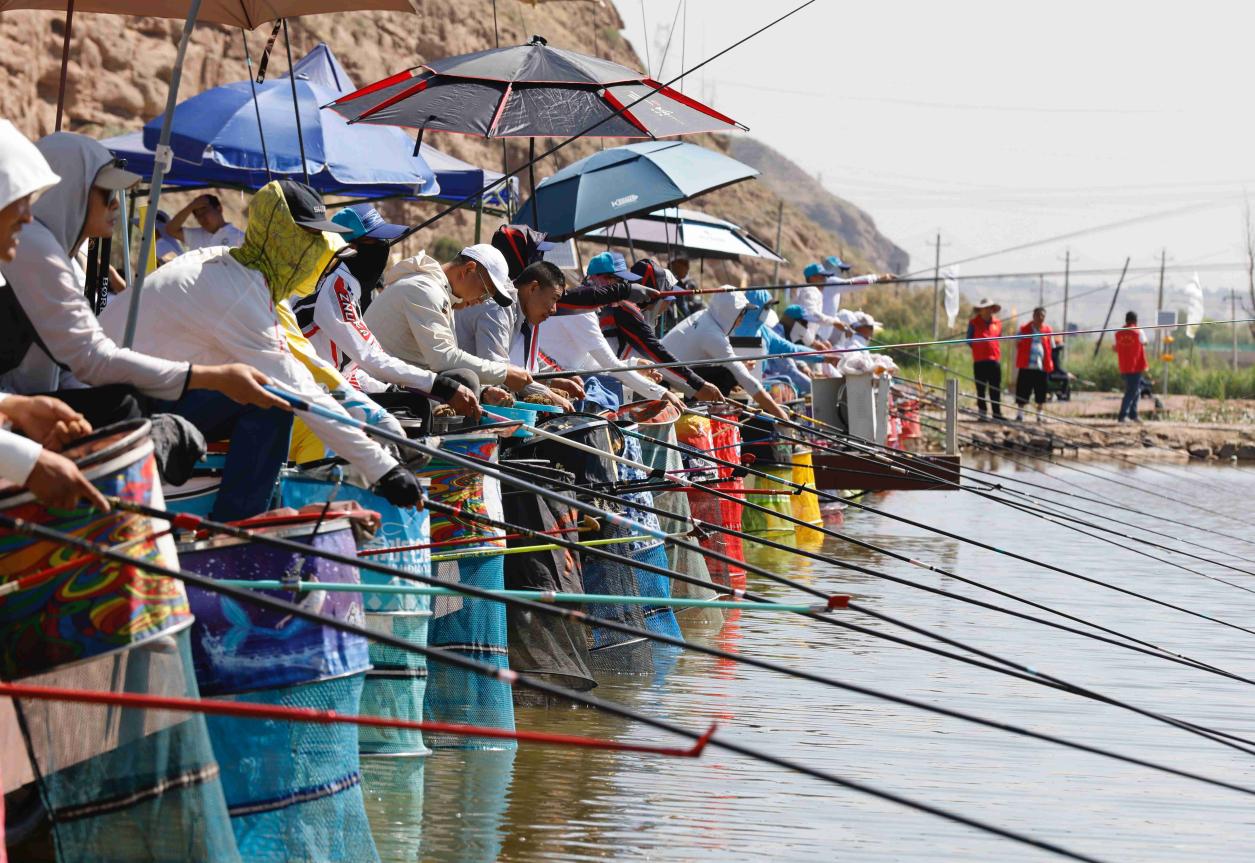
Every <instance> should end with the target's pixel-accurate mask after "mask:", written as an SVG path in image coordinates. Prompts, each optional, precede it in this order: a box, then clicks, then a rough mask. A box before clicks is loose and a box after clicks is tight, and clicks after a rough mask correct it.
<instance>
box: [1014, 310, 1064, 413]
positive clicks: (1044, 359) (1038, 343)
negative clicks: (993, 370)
mask: <svg viewBox="0 0 1255 863" xmlns="http://www.w3.org/2000/svg"><path fill="white" fill-rule="evenodd" d="M1052 332H1054V331H1053V330H1051V329H1050V326H1049V325H1048V324H1047V323H1046V310H1045V309H1043V308H1042V307H1041V306H1038V307H1037V308H1035V309H1033V319H1032V320H1031V321H1029V322H1028V323H1027V324H1025V325H1024V326H1022V327H1020V335H1022V336H1027V335H1032V336H1033V337H1032V338H1031V339H1017V340H1016V343H1015V368H1016V377H1015V421H1016V422H1023V421H1024V406H1025V405H1026V404H1028V397H1029V394H1030V393H1031V394H1032V396H1033V401H1034V402H1035V403H1036V404H1037V421H1038V422H1041V421H1042V415H1041V409H1042V405H1044V404H1045V403H1046V380H1047V376H1048V375H1049V374H1050V373H1051V372H1053V371H1054V370H1055V362H1054V352H1053V351H1052V350H1051V345H1050V334H1051V333H1052Z"/></svg>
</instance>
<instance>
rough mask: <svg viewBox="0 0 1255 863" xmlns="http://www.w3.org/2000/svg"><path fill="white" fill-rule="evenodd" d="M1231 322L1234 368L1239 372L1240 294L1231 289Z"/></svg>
mask: <svg viewBox="0 0 1255 863" xmlns="http://www.w3.org/2000/svg"><path fill="white" fill-rule="evenodd" d="M1229 320H1231V321H1233V323H1231V324H1229V328H1230V329H1231V330H1233V355H1232V366H1233V370H1234V371H1235V372H1236V371H1237V370H1238V324H1237V320H1238V292H1237V291H1236V290H1234V289H1233V288H1229Z"/></svg>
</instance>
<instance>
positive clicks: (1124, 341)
mask: <svg viewBox="0 0 1255 863" xmlns="http://www.w3.org/2000/svg"><path fill="white" fill-rule="evenodd" d="M1111 347H1112V349H1113V350H1115V352H1116V357H1117V358H1118V360H1119V363H1120V376H1121V377H1122V378H1124V399H1123V400H1122V401H1121V402H1120V422H1124V421H1125V420H1132V421H1133V422H1135V423H1140V422H1141V420H1140V419H1138V418H1137V401H1138V399H1139V398H1141V395H1142V375H1143V374H1144V373H1145V372H1146V369H1147V368H1149V366H1148V365H1147V363H1146V332H1145V331H1144V330H1142V329H1139V328H1138V326H1137V312H1128V313H1126V314H1125V316H1124V326H1123V327H1121V328H1120V329H1119V330H1118V331H1117V332H1116V337H1115V344H1113V345H1112V346H1111Z"/></svg>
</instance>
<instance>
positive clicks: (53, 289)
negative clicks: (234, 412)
mask: <svg viewBox="0 0 1255 863" xmlns="http://www.w3.org/2000/svg"><path fill="white" fill-rule="evenodd" d="M0 271H2V272H3V274H4V278H5V281H7V282H8V283H9V285H10V286H11V287H12V289H13V293H14V296H15V297H17V300H18V302H19V303H21V305H22V310H23V311H24V312H25V313H26V316H27V317H28V318H30V321H31V324H33V325H34V328H35V332H36V333H38V334H39V338H40V339H41V340H42V341H43V343H44V345H46V346H47V348H48V352H47V353H45V351H44V350H43V348H41V347H40V346H39V345H38V344H33V345H31V347H30V350H28V351H27V352H26V356H25V357H24V358H23V359H22V362H21V363H20V364H19V365H18V366H17V368H14V369H12V370H10V371H9V372H7V373H6V374H5V375H4V376H3V378H0V387H2V388H3V389H5V390H8V391H9V392H14V393H19V394H27V393H39V392H51V391H53V390H57V389H60V388H61V387H62V386H65V385H71V386H73V385H75V384H74V382H75V381H77V382H78V384H80V385H81V384H86V385H88V386H104V385H105V384H130V385H132V386H134V387H135V388H136V389H138V390H139V391H140V392H142V393H144V394H146V395H150V396H153V397H154V398H159V399H177V398H179V397H180V396H181V395H182V394H183V391H184V389H185V388H186V387H187V380H188V376H189V374H190V372H191V369H190V366H189V365H188V363H186V362H176V361H172V360H169V359H160V358H159V357H156V356H149V355H146V353H144V352H141V351H140V350H138V349H136V350H127V349H126V348H123V347H120V346H119V345H118V341H120V340H121V336H122V333H123V330H124V328H125V315H126V308H127V307H128V306H129V305H130V304H129V303H127V302H122V303H114V304H113V306H112V307H111V310H112V311H114V312H115V313H117V312H120V313H121V314H122V325H121V326H119V327H118V328H117V330H116V334H115V337H114V338H113V339H111V338H109V336H108V335H106V333H105V331H104V330H103V329H101V326H100V323H99V322H98V321H97V320H96V316H95V315H94V314H93V313H92V309H91V306H89V305H88V303H87V299H86V298H85V297H84V296H83V285H84V282H85V281H86V276H85V275H84V273H83V272H82V271H81V270H78V269H77V267H76V266H75V265H74V264H73V263H72V262H71V261H70V258H69V256H68V255H66V253H65V250H64V249H62V247H61V245H60V244H59V243H58V242H57V240H56V238H55V237H54V236H53V234H52V232H51V231H50V230H48V229H47V228H46V227H44V225H43V224H42V223H40V222H38V221H35V222H32V223H31V224H29V225H27V226H26V227H24V228H23V229H22V240H21V242H20V243H18V247H17V255H16V257H14V259H13V260H12V261H6V262H4V263H2V264H0ZM145 298H147V294H145ZM115 316H116V314H115ZM212 321H213V316H206V317H205V318H204V319H203V321H202V323H204V324H206V325H210V324H211V323H212ZM49 354H51V356H49ZM61 366H65V367H66V368H68V369H69V371H70V372H71V373H72V374H70V375H67V374H65V372H64V370H63V369H62V368H61Z"/></svg>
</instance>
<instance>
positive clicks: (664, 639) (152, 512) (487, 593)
mask: <svg viewBox="0 0 1255 863" xmlns="http://www.w3.org/2000/svg"><path fill="white" fill-rule="evenodd" d="M113 503H114V504H115V505H116V506H117V507H118V508H119V509H124V510H128V511H132V512H138V513H141V514H144V515H148V516H149V517H152V518H159V519H166V520H168V521H170V523H171V524H172V525H174V526H176V527H180V528H186V529H195V530H209V531H211V532H214V533H221V534H224V535H227V536H233V537H235V538H238V539H245V540H247V541H251V542H255V543H258V544H260V545H265V546H270V547H275V548H279V549H282V550H285V551H290V552H295V553H300V554H304V555H309V556H315V557H320V558H323V559H326V560H329V561H332V562H335V563H341V564H345V565H349V566H356V567H358V568H359V569H367V570H370V571H374V572H378V573H380V574H383V575H388V576H391V577H394V578H401V579H404V580H407V581H414V582H419V583H422V584H427V585H430V586H433V587H435V586H442V589H444V590H452V591H453V592H455V593H458V594H460V595H465V596H469V597H473V598H480V599H495V600H496V601H498V602H506V603H508V604H511V605H518V606H521V607H523V608H525V609H528V610H534V611H540V612H541V613H543V614H548V615H551V616H557V617H561V618H564V619H567V620H570V621H573V622H577V623H581V624H583V625H585V626H594V627H595V626H604V627H605V628H608V629H612V630H614V631H618V632H621V633H624V634H629V635H634V636H637V637H642V638H647V639H649V640H651V641H657V642H660V643H664V644H669V645H672V646H675V647H680V648H684V649H689V650H694V651H696V652H699V653H705V654H707V655H710V656H714V657H716V658H719V659H723V660H728V661H733V662H737V663H740V664H748V665H751V666H755V667H758V668H761V669H764V670H768V671H773V672H777V673H782V674H785V675H788V676H792V677H797V678H798V679H803V680H807V681H810V682H815V683H821V684H823V685H827V686H832V687H835V688H839V689H843V690H846V691H852V692H857V693H859V694H863V695H868V696H870V697H874V698H880V699H882V700H888V701H891V702H893V703H898V704H902V705H904V706H911V707H916V708H917V709H921V710H925V711H928V712H933V713H937V714H939V715H945V716H947V717H950V718H955V719H960V720H963V721H967V722H971V723H973V724H978V725H982V726H985V727H990V728H995V729H997V730H1002V731H1007V732H1008V733H1013V734H1017V735H1020V736H1030V737H1033V738H1035V739H1043V740H1046V742H1054V743H1056V744H1057V745H1061V746H1065V747H1067V748H1073V747H1072V746H1071V745H1070V744H1071V743H1072V741H1067V740H1065V739H1063V738H1058V739H1057V740H1054V739H1047V738H1049V737H1052V736H1050V735H1047V736H1046V737H1040V736H1039V734H1038V732H1033V731H1031V730H1029V729H1022V728H1019V727H1018V726H1012V725H1008V724H1006V723H1002V722H998V721H995V720H989V719H985V718H983V717H979V716H974V715H971V714H967V713H965V712H963V711H957V710H952V709H949V708H940V707H935V706H933V705H928V704H926V703H924V702H918V701H916V700H914V699H910V698H907V697H904V696H897V695H892V694H890V693H886V692H880V691H878V690H875V689H872V688H869V687H864V686H859V685H857V684H849V683H845V682H842V681H839V680H835V679H833V678H831V677H827V676H825V675H819V674H815V673H812V672H806V671H800V670H798V669H790V668H787V667H786V666H783V665H780V664H779V663H775V662H772V661H769V660H762V659H757V658H754V657H750V656H747V655H745V654H741V653H732V652H729V651H726V650H722V649H720V648H714V647H708V646H704V645H698V644H692V643H689V642H686V641H685V640H684V639H682V638H674V637H672V636H667V635H662V634H660V633H653V632H651V631H650V630H648V629H642V628H638V627H633V626H631V625H628V624H625V623H620V622H618V621H613V620H607V619H605V618H594V617H592V616H590V615H587V614H585V613H583V612H580V611H573V610H567V609H560V608H556V607H554V606H553V605H550V604H548V603H535V602H531V601H528V600H524V599H521V598H518V597H514V596H508V595H505V594H504V593H503V592H501V591H492V590H488V589H485V588H478V587H472V586H470V585H467V584H461V583H452V582H444V581H442V580H440V579H438V578H434V577H431V576H423V575H420V574H418V573H415V572H411V571H409V570H405V569H401V568H398V567H392V566H387V565H384V564H379V563H374V562H359V561H355V560H354V558H353V557H351V556H349V555H343V554H339V553H337V552H333V551H331V550H328V549H317V548H312V547H310V546H308V545H306V544H304V543H301V542H296V541H294V540H290V539H284V538H281V537H275V536H269V535H266V534H259V533H256V532H255V531H252V530H248V529H245V528H239V527H235V526H232V525H228V524H222V523H218V522H213V521H210V520H208V519H203V518H200V517H198V516H189V515H185V514H177V513H169V512H165V511H163V510H160V509H157V508H155V507H150V506H147V505H144V504H138V503H133V502H126V501H118V500H115V501H113ZM428 505H429V506H430V507H431V508H432V509H433V510H435V511H437V512H444V513H445V514H448V515H453V514H457V513H459V512H460V510H459V509H458V508H457V507H452V506H448V505H446V504H442V503H438V502H434V501H429V502H428ZM463 515H464V516H466V517H469V518H470V520H474V521H478V522H480V523H483V524H487V525H489V526H491V527H493V528H496V529H505V530H520V531H523V532H526V531H527V530H528V529H527V528H523V527H521V526H518V525H511V524H509V523H508V522H505V521H504V520H500V519H494V518H490V517H481V516H479V515H478V514H473V513H463ZM561 542H562V543H563V544H566V545H575V543H573V542H571V541H570V540H565V539H563V540H561ZM612 556H613V557H618V558H619V559H620V560H621V561H623V562H624V563H626V564H627V565H632V566H635V565H636V562H634V561H633V560H632V559H631V558H624V557H621V556H618V555H612ZM217 583H218V584H220V585H223V584H225V585H232V584H234V582H221V581H219V582H217ZM246 583H247V582H246ZM311 584H313V585H314V589H325V587H324V586H322V585H319V584H318V583H317V582H313V583H311ZM349 586H353V587H358V586H359V585H341V587H342V588H343V587H349ZM254 589H265V588H263V587H262V586H261V585H260V584H257V583H254ZM846 599H848V598H846ZM733 604H734V605H735V603H733ZM768 604H770V603H768ZM831 605H832V603H831V601H830V602H829V603H828V607H831ZM1152 715H1153V714H1152ZM1177 722H1181V721H1180V720H1177ZM1190 726H1191V724H1190V723H1182V724H1181V725H1179V726H1177V727H1182V728H1185V729H1186V730H1189V728H1190ZM709 734H710V733H709V732H708V737H707V739H708V740H709V742H710V743H711V744H712V745H720V743H721V742H720V741H717V740H715V739H713V738H712V737H710V736H709ZM1209 739H1211V738H1209ZM1217 742H1220V741H1217ZM1248 742H1249V741H1248ZM1078 746H1081V747H1085V748H1084V750H1083V751H1086V752H1091V750H1096V749H1097V747H1090V746H1088V745H1087V744H1078ZM1235 748H1241V747H1235ZM1242 751H1248V750H1245V749H1243V750H1242ZM1091 754H1105V753H1104V752H1103V751H1094V752H1092V753H1091ZM1248 754H1250V753H1249V752H1248ZM1113 756H1114V757H1115V758H1116V760H1121V761H1126V763H1138V764H1139V766H1148V769H1155V768H1154V767H1150V766H1149V763H1148V764H1145V765H1143V764H1141V763H1140V762H1142V761H1143V759H1135V760H1134V761H1127V758H1128V757H1127V756H1121V755H1119V754H1116V753H1113ZM1169 770H1170V771H1172V772H1173V775H1179V774H1178V772H1176V771H1175V769H1173V768H1169ZM1201 781H1207V780H1206V779H1205V778H1204V779H1202V780H1201ZM1209 784H1210V783H1209ZM1222 787H1228V783H1225V784H1224V785H1223V786H1222ZM1230 790H1241V791H1242V792H1243V793H1249V794H1255V789H1247V788H1244V787H1242V786H1234V787H1233V788H1231V789H1230Z"/></svg>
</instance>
